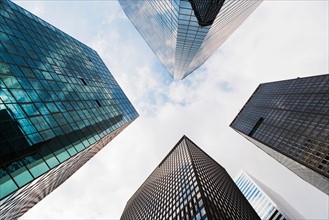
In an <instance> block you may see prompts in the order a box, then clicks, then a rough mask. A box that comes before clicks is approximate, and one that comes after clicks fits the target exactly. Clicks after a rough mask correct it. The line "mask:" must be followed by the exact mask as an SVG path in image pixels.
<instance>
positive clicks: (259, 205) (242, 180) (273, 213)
mask: <svg viewBox="0 0 329 220" xmlns="http://www.w3.org/2000/svg"><path fill="white" fill-rule="evenodd" d="M234 182H235V183H236V185H237V186H238V187H239V189H240V190H241V192H242V193H243V195H244V196H245V197H246V199H247V200H248V201H249V203H250V204H251V206H252V207H253V208H254V209H255V211H256V212H257V214H258V215H259V217H260V218H261V219H264V220H270V219H271V220H285V219H303V218H302V216H301V215H300V214H299V213H298V212H297V211H296V210H295V209H294V208H293V207H291V206H290V205H289V204H288V203H287V202H285V201H284V200H283V199H282V198H281V197H280V196H278V195H277V194H275V193H274V192H273V191H271V190H269V188H268V187H265V185H263V184H261V183H260V182H259V181H258V180H256V179H255V178H254V177H252V176H250V175H249V174H247V173H246V172H245V171H243V170H241V171H240V172H239V173H238V175H237V176H236V177H235V180H234Z"/></svg>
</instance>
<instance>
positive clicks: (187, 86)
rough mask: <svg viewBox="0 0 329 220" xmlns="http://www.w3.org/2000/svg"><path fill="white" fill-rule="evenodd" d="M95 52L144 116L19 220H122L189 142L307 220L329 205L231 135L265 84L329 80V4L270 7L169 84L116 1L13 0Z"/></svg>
mask: <svg viewBox="0 0 329 220" xmlns="http://www.w3.org/2000/svg"><path fill="white" fill-rule="evenodd" d="M14 2H15V3H17V4H19V5H21V6H22V7H23V8H25V9H27V10H29V11H31V12H32V13H34V14H36V15H37V16H39V17H41V18H42V19H44V20H46V21H47V22H49V23H51V24H52V25H54V26H55V27H58V28H59V29H61V30H63V31H64V32H66V33H68V34H69V35H71V36H73V37H74V38H76V39H78V40H80V41H81V42H83V43H85V44H87V45H88V46H90V47H92V48H93V49H95V50H96V51H97V52H98V53H99V54H100V56H101V57H102V59H103V60H104V62H105V63H106V65H107V67H108V68H109V69H110V71H111V72H112V74H113V76H114V77H115V78H116V80H117V81H118V83H119V84H120V86H121V87H122V89H123V91H124V92H125V93H126V95H127V96H128V98H129V99H130V100H131V102H132V104H133V105H134V106H135V108H136V110H137V111H138V112H139V114H140V116H139V118H137V119H136V120H135V121H134V122H133V123H132V124H131V125H129V126H128V127H127V128H126V129H125V130H124V131H123V132H121V133H120V134H119V135H118V136H117V137H116V138H115V139H114V140H113V141H112V142H110V143H109V144H108V145H107V146H106V147H105V148H104V149H103V150H101V151H100V152H99V153H98V154H97V155H96V156H94V158H92V159H91V160H90V161H89V162H88V163H87V164H86V165H85V166H83V167H82V168H80V169H79V170H78V171H77V172H76V173H75V174H74V175H73V176H72V177H71V178H69V179H68V180H67V181H66V182H65V183H64V184H63V185H62V186H60V187H58V188H57V189H56V190H54V191H53V192H52V193H51V194H50V195H48V196H47V197H46V198H44V199H43V200H42V201H41V202H39V203H38V204H37V205H35V207H33V208H32V209H31V210H30V211H28V212H27V213H26V214H25V215H24V216H23V217H22V219H119V218H120V216H121V213H122V211H123V209H124V207H125V204H126V202H127V201H128V199H129V198H130V197H131V196H132V195H133V193H134V192H135V191H136V190H137V188H138V187H139V186H140V185H141V184H142V183H143V182H144V181H145V179H146V178H147V177H148V176H149V175H150V173H151V172H152V171H153V170H154V169H155V167H156V166H157V165H158V164H159V163H160V161H161V160H162V159H163V158H164V157H165V156H166V155H167V153H168V152H169V151H170V150H171V149H172V147H173V146H174V145H175V144H176V143H177V142H178V140H179V139H180V138H181V137H182V136H183V135H186V136H187V137H189V138H190V139H191V140H192V141H193V142H195V143H196V144H197V145H198V146H199V147H201V148H202V149H203V150H204V151H206V152H207V153H208V154H209V155H210V156H212V157H213V158H214V159H215V160H216V161H217V162H218V163H219V164H221V165H222V166H223V167H224V168H225V169H226V170H227V171H228V173H229V174H230V175H231V177H232V178H234V177H235V176H236V175H237V173H238V172H239V170H240V169H244V170H245V171H246V172H248V173H250V174H251V175H252V176H253V177H255V178H257V179H258V180H259V181H261V182H262V183H263V184H264V185H266V186H267V187H269V188H270V189H271V190H272V191H273V192H275V193H276V194H278V195H280V196H281V197H282V198H283V199H284V200H285V201H286V202H288V203H289V204H290V205H291V206H292V207H294V208H295V209H296V210H297V211H298V212H299V213H300V214H301V215H302V216H303V217H304V218H305V219H329V208H328V207H329V197H328V196H327V195H326V194H324V193H323V192H321V191H319V190H318V189H316V188H314V187H313V186H311V185H310V184H308V183H307V182H305V181H303V180H302V179H300V178H299V177H298V176H296V175H295V174H294V173H292V172H291V171H289V170H288V169H287V168H285V167H284V166H282V165H281V164H280V163H279V162H277V161H276V160H274V159H273V158H272V157H270V156H268V155H267V154H266V153H264V152H263V151H262V150H260V149H259V148H257V147H256V146H254V145H253V144H252V143H250V142H249V141H247V140H246V139H245V138H243V137H242V136H240V135H239V134H238V133H236V132H235V131H234V130H233V129H231V128H230V127H229V124H230V123H231V122H232V120H233V119H234V117H235V116H236V115H237V113H238V112H239V110H240V109H241V108H242V107H243V105H244V104H245V102H246V101H247V100H248V98H249V97H250V96H251V94H252V93H253V91H254V90H255V89H256V87H257V86H258V85H259V84H260V83H263V82H271V81H277V80H283V79H292V78H297V77H303V76H311V75H318V74H325V73H328V69H329V67H328V66H329V64H328V60H329V56H328V53H329V52H328V48H329V45H328V39H329V38H328V33H329V30H328V27H329V24H328V21H329V18H328V11H329V4H328V1H327V0H323V1H320V0H318V1H317V0H313V1H305V0H303V1H298V0H293V1H288V0H286V1H264V2H263V3H262V4H261V5H260V6H259V7H258V8H257V9H256V10H255V11H254V13H252V14H251V16H250V17H249V18H248V19H246V21H245V22H244V23H243V24H242V25H241V26H240V27H239V28H238V29H237V30H236V31H235V32H234V33H233V34H232V35H231V36H230V37H229V38H228V40H227V41H226V42H225V43H224V44H223V45H222V46H221V47H220V48H219V49H218V50H217V51H216V53H215V54H214V55H213V56H212V57H211V58H210V59H209V60H208V61H207V62H206V63H205V64H204V65H203V66H201V67H200V68H199V69H197V70H196V71H195V72H194V73H192V74H191V75H189V76H188V77H187V78H185V79H184V80H182V81H173V80H172V79H171V77H170V76H169V74H168V73H167V72H166V70H165V69H164V67H163V66H162V65H161V63H160V62H159V61H158V60H157V58H156V56H155V55H154V54H153V52H152V51H151V49H150V48H149V47H148V46H147V44H146V43H145V41H144V40H143V39H142V37H141V36H140V35H139V34H138V32H137V31H136V29H135V28H134V27H133V25H132V24H131V23H130V21H129V20H128V19H127V17H126V16H125V14H124V12H123V11H122V9H121V8H120V6H119V3H118V2H117V1H115V0H114V1H74V0H73V1H72V0H71V1H60V0H56V1H46V0H42V1H41V0H39V1H34V0H19V1H18V0H16V1H14Z"/></svg>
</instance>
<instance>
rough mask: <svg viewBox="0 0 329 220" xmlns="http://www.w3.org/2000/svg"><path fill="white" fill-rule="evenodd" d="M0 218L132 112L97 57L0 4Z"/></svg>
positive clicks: (44, 190)
mask: <svg viewBox="0 0 329 220" xmlns="http://www.w3.org/2000/svg"><path fill="white" fill-rule="evenodd" d="M0 88H1V90H0V219H16V218H17V217H19V216H21V215H22V214H23V213H24V212H26V211H27V210H28V209H29V208H31V207H32V206H33V205H35V204H36V203H37V202H38V201H40V200H41V199H42V198H43V197H45V196H46V195H47V194H48V193H50V192H51V191H52V190H54V189H55V188H56V187H57V186H59V185H60V184H61V183H63V182H64V181H65V180H66V179H67V178H68V177H69V176H70V175H72V174H73V173H74V172H75V171H76V170H77V169H79V168H80V167H81V166H82V165H83V164H84V163H86V162H87V161H88V160H89V159H90V158H91V157H92V156H93V155H94V154H95V153H97V152H98V151H99V150H100V149H101V148H102V147H104V146H105V145H106V144H107V143H108V142H109V141H110V140H111V139H112V138H113V137H115V136H116V135H117V134H118V133H119V132H120V131H122V130H123V129H124V128H125V127H126V126H127V125H128V124H130V123H131V122H132V121H133V120H134V119H135V118H136V117H138V114H137V112H136V110H135V109H134V107H133V106H132V105H131V103H130V102H129V100H128V99H127V97H126V96H125V94H124V93H123V91H122V90H121V88H120V87H119V85H118V83H117V82H116V81H115V79H114V78H113V76H112V75H111V73H110V72H109V70H108V69H107V68H106V66H105V64H104V63H103V61H102V60H101V58H100V57H99V55H98V54H97V53H96V52H95V51H94V50H92V49H91V48H89V47H87V46H86V45H84V44H82V43H81V42H79V41H77V40H76V39H74V38H72V37H70V36H69V35H67V34H65V33H63V32H62V31H60V30H58V29H57V28H55V27H53V26H52V25H50V24H48V23H46V22H45V21H43V20H42V19H40V18H38V17H36V16H34V15H33V14H31V13H29V12H28V11H26V10H24V9H23V8H21V7H19V6H17V5H16V4H14V3H12V2H11V1H9V0H8V1H7V0H3V1H1V2H0Z"/></svg>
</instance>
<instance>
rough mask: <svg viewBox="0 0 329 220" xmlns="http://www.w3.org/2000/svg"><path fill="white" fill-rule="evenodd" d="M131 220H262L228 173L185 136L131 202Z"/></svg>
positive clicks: (126, 211) (126, 214)
mask: <svg viewBox="0 0 329 220" xmlns="http://www.w3.org/2000/svg"><path fill="white" fill-rule="evenodd" d="M121 219H122V220H128V219H171V220H173V219H180V220H182V219H189V220H201V219H202V220H216V219H259V217H258V215H257V213H256V212H255V211H254V209H253V208H252V207H251V206H250V204H249V203H248V201H247V200H246V199H245V197H244V196H243V194H242V193H241V192H240V190H239V189H238V187H237V186H236V185H235V183H234V181H233V180H232V178H231V177H230V176H229V174H228V173H227V172H226V170H225V169H224V168H223V167H222V166H220V165H219V164H218V163H217V162H216V161H215V160H213V159H212V158H211V157H210V156H209V155H207V154H206V153H205V152H204V151H203V150H201V149H200V148H199V147H198V146H197V145H196V144H194V143H193V142H192V141H191V140H190V139H188V138H187V137H186V136H183V137H182V138H181V139H180V140H179V142H178V143H177V144H176V145H175V146H174V148H173V149H172V150H171V151H170V152H169V154H168V155H167V156H166V157H165V158H164V159H163V160H162V162H161V163H160V164H159V165H158V167H157V168H156V169H155V170H154V171H153V172H152V173H151V175H150V176H149V177H148V178H147V179H146V180H145V182H144V183H143V184H142V186H140V187H139V189H138V190H137V191H136V192H135V193H134V195H133V196H132V197H131V198H130V199H129V201H128V202H127V205H126V207H125V209H124V211H123V214H122V216H121Z"/></svg>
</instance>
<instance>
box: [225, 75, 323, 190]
mask: <svg viewBox="0 0 329 220" xmlns="http://www.w3.org/2000/svg"><path fill="white" fill-rule="evenodd" d="M230 126H231V127H232V128H233V129H234V130H236V131H237V132H238V133H240V134H241V135H243V136H244V137H245V138H247V139H248V140H249V141H251V142H252V143H254V144H255V145H256V146H258V147H259V148H261V149H262V150H263V151H265V152H266V153H267V154H269V155H270V156H272V157H273V158H274V159H276V160H278V161H279V162H280V163H282V164H283V165H284V166H286V167H287V168H288V169H290V170H291V171H292V172H294V173H295V174H297V175H298V176H299V177H301V178H302V179H304V180H305V181H307V182H309V183H310V184H312V185H313V186H315V187H317V188H318V189H320V190H321V191H323V192H324V193H326V194H328V195H329V75H328V74H326V75H320V76H312V77H306V78H297V79H291V80H284V81H278V82H271V83H264V84H260V85H259V86H258V88H257V89H256V91H255V92H254V93H253V94H252V96H251V97H250V98H249V100H248V101H247V103H246V104H245V106H244V107H243V108H242V110H241V111H240V112H239V114H238V115H237V116H236V118H235V119H234V120H233V122H232V123H231V125H230Z"/></svg>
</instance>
